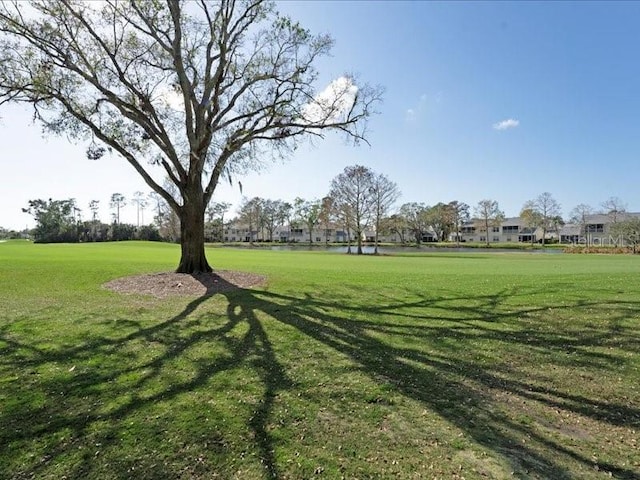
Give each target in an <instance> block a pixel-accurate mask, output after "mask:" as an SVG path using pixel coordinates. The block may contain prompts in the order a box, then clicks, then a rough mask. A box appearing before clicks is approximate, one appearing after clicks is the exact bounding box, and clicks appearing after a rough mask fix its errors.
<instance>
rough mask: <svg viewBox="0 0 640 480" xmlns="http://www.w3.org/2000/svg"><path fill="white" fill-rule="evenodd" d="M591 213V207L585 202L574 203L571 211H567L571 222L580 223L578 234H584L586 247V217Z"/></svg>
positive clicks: (587, 237)
mask: <svg viewBox="0 0 640 480" xmlns="http://www.w3.org/2000/svg"><path fill="white" fill-rule="evenodd" d="M590 215H593V208H592V207H591V206H590V205H587V204H585V203H581V204H579V205H576V206H575V207H574V208H573V210H571V213H569V220H570V221H571V222H572V223H576V224H578V225H580V234H581V235H584V238H585V240H586V242H587V247H588V246H589V235H587V223H588V217H589V216H590Z"/></svg>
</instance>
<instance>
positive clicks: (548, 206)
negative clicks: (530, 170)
mask: <svg viewBox="0 0 640 480" xmlns="http://www.w3.org/2000/svg"><path fill="white" fill-rule="evenodd" d="M524 209H529V210H531V211H533V212H535V213H536V215H537V219H538V226H539V227H540V228H542V239H541V241H542V245H544V244H545V242H546V241H547V232H548V231H549V230H551V229H553V228H557V225H558V217H560V213H561V212H560V204H559V203H558V202H557V201H556V199H555V198H553V195H551V194H550V193H549V192H544V193H541V194H540V195H538V196H537V197H536V198H535V199H533V200H529V201H528V202H526V203H525V204H524V206H523V210H524Z"/></svg>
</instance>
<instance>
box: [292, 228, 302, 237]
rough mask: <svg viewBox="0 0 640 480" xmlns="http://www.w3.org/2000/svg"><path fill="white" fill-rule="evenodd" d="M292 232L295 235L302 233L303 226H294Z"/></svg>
mask: <svg viewBox="0 0 640 480" xmlns="http://www.w3.org/2000/svg"><path fill="white" fill-rule="evenodd" d="M291 233H292V234H293V235H302V229H301V228H292V229H291Z"/></svg>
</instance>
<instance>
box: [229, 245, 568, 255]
mask: <svg viewBox="0 0 640 480" xmlns="http://www.w3.org/2000/svg"><path fill="white" fill-rule="evenodd" d="M225 247H227V248H249V249H256V250H260V249H263V250H279V251H314V252H322V251H327V252H336V253H347V247H346V246H344V245H339V246H338V245H312V246H310V245H260V244H254V245H249V244H247V245H226V246H225ZM356 251H357V247H356V246H355V245H352V246H351V253H356ZM362 251H363V253H364V254H369V255H371V254H373V252H374V247H373V246H371V245H365V246H363V247H362ZM378 253H380V254H393V253H523V254H547V253H550V254H558V253H563V252H562V249H559V248H540V249H531V250H530V249H518V248H499V247H496V248H482V247H478V248H470V247H453V246H452V247H430V246H425V245H422V246H420V247H402V246H391V247H390V246H384V247H378Z"/></svg>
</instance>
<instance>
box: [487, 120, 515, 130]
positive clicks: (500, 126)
mask: <svg viewBox="0 0 640 480" xmlns="http://www.w3.org/2000/svg"><path fill="white" fill-rule="evenodd" d="M518 125H520V121H519V120H515V119H513V118H508V119H506V120H502V121H501V122H498V123H494V124H493V129H494V130H508V129H510V128H516V127H517V126H518Z"/></svg>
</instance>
